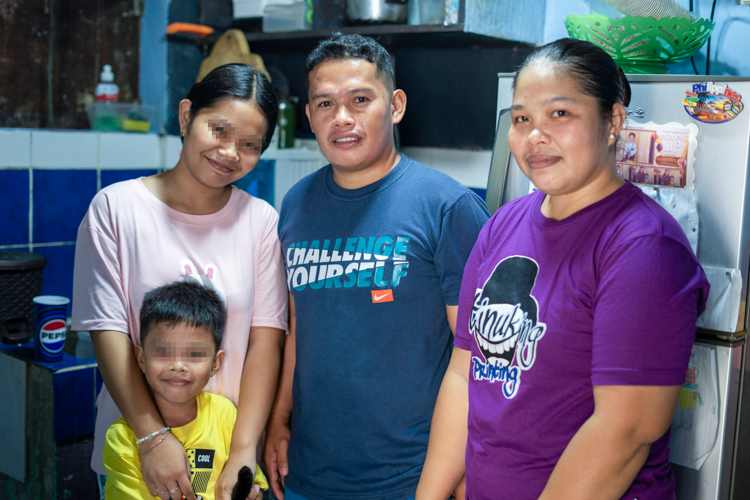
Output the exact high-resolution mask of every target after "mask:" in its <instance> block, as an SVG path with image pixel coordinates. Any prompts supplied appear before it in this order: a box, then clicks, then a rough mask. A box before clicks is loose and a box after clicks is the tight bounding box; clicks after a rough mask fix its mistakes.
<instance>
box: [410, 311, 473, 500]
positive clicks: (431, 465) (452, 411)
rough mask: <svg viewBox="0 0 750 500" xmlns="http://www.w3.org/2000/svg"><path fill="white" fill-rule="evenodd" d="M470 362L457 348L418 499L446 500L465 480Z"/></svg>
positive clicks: (432, 429)
mask: <svg viewBox="0 0 750 500" xmlns="http://www.w3.org/2000/svg"><path fill="white" fill-rule="evenodd" d="M454 325H455V319H454ZM470 363H471V352H470V351H465V350H463V349H459V348H458V347H454V348H453V354H452V355H451V361H450V364H449V365H448V370H447V371H446V372H445V376H444V377H443V383H442V384H441V385H440V392H439V393H438V398H437V403H435V413H434V414H433V416H432V426H431V427H430V442H429V445H428V447H427V458H426V459H425V462H424V468H423V469H422V476H421V477H420V478H419V486H417V499H418V500H427V499H435V500H438V499H440V500H445V499H446V498H448V497H450V496H451V493H452V492H453V491H454V490H455V489H456V486H457V485H458V484H459V482H460V481H461V479H462V478H463V475H464V471H465V464H464V456H465V452H466V436H467V432H468V431H467V427H466V421H467V417H468V414H469V368H470Z"/></svg>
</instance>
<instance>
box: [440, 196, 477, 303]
mask: <svg viewBox="0 0 750 500" xmlns="http://www.w3.org/2000/svg"><path fill="white" fill-rule="evenodd" d="M489 218H490V212H489V210H487V205H485V204H484V202H483V201H482V199H481V198H479V196H477V195H476V194H475V193H474V192H473V191H469V192H467V193H466V194H464V195H463V196H461V198H459V199H458V201H456V203H454V204H453V206H452V207H451V208H450V209H449V210H448V211H447V212H446V213H445V215H444V216H443V220H442V224H441V228H440V239H439V241H438V246H437V250H436V251H435V267H436V268H437V272H438V275H439V276H440V287H441V288H442V290H443V298H444V299H445V303H446V304H447V305H449V306H455V305H457V304H458V296H459V290H460V288H461V279H462V277H463V272H464V267H465V266H466V261H467V260H468V259H469V254H470V253H471V249H472V248H473V247H474V242H475V241H476V240H477V236H478V235H479V231H481V230H482V227H483V226H484V224H485V223H486V222H487V219H489Z"/></svg>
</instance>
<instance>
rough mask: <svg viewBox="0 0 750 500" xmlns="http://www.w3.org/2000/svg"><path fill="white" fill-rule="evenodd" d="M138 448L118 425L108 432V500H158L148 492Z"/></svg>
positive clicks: (105, 493)
mask: <svg viewBox="0 0 750 500" xmlns="http://www.w3.org/2000/svg"><path fill="white" fill-rule="evenodd" d="M135 446H136V445H135V444H134V443H133V442H132V441H131V440H130V439H129V438H128V432H127V431H126V429H125V428H124V426H123V425H119V424H118V422H115V424H113V425H112V427H110V428H109V430H108V431H107V439H106V441H105V443H104V468H105V469H106V471H107V486H106V488H105V492H104V498H105V499H106V500H131V499H133V498H139V499H152V498H158V497H156V496H155V495H154V494H153V493H152V492H150V491H149V489H148V487H147V486H146V483H145V481H143V477H142V476H141V460H140V457H139V456H138V451H137V447H136V448H134V447H135Z"/></svg>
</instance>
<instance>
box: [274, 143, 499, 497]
mask: <svg viewBox="0 0 750 500" xmlns="http://www.w3.org/2000/svg"><path fill="white" fill-rule="evenodd" d="M488 218H489V213H488V211H487V207H486V206H485V205H484V203H483V202H482V200H481V199H480V198H479V197H478V196H477V195H476V194H474V193H473V192H472V191H470V190H469V189H467V188H465V187H463V186H462V185H460V184H459V183H458V182H456V181H454V180H453V179H451V178H450V177H448V176H447V175H445V174H442V173H440V172H437V171H435V170H433V169H430V168H428V167H425V166H424V165H421V164H419V163H416V162H414V161H412V160H410V159H409V158H407V157H406V156H404V155H403V154H402V155H401V160H400V162H399V163H398V165H396V166H395V167H394V168H393V169H392V170H391V172H389V173H388V175H386V176H385V177H383V178H382V179H380V180H379V181H377V182H375V183H373V184H370V185H368V186H365V187H363V188H359V189H344V188H342V187H340V186H338V185H337V184H336V183H335V182H334V181H333V170H332V168H331V166H330V165H329V166H327V167H325V168H322V169H321V170H319V171H318V172H316V173H314V174H312V175H309V176H307V177H305V178H304V179H302V180H301V181H300V182H299V183H297V184H296V185H295V186H294V187H293V188H292V189H291V190H290V191H289V193H287V195H286V197H285V198H284V202H283V204H282V206H281V217H280V220H279V239H280V240H281V247H282V250H283V252H284V261H285V264H286V270H287V284H288V287H289V290H290V291H291V293H292V296H293V297H294V305H295V312H296V320H297V323H296V324H297V328H296V340H297V364H296V368H295V372H294V387H293V401H294V407H293V411H292V422H291V439H290V444H289V476H287V478H286V484H287V485H288V486H289V487H290V488H291V489H292V490H293V491H294V492H295V493H298V494H300V495H302V496H304V497H305V498H308V499H310V500H323V499H331V498H333V499H336V498H341V499H367V500H370V499H376V498H377V499H384V500H403V499H406V498H412V497H414V493H415V491H416V487H417V483H418V481H419V476H420V474H421V472H422V465H423V463H424V458H425V454H426V451H427V441H428V438H429V432H430V423H431V420H432V412H433V409H434V407H435V400H436V399H437V393H438V390H439V388H440V383H441V381H442V379H443V375H444V373H445V370H446V367H447V365H448V360H449V358H450V354H451V342H452V337H451V332H450V327H449V326H448V320H447V317H446V310H445V306H446V304H447V305H456V304H458V297H459V289H460V286H461V278H462V275H463V269H464V266H465V264H466V261H467V259H468V257H469V254H470V253H471V249H472V246H473V245H474V242H475V241H476V238H477V235H478V234H479V230H480V229H481V228H482V226H483V225H484V223H485V222H486V221H487V219H488Z"/></svg>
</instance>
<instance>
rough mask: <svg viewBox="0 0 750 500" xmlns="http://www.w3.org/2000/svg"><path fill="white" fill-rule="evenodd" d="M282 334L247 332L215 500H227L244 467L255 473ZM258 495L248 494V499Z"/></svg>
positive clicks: (263, 330)
mask: <svg viewBox="0 0 750 500" xmlns="http://www.w3.org/2000/svg"><path fill="white" fill-rule="evenodd" d="M283 343H284V331H283V330H280V329H278V328H271V327H266V326H254V327H251V328H250V340H249V343H248V347H247V355H246V356H245V366H244V367H243V369H242V378H241V379H240V395H239V400H238V405H237V421H236V422H235V424H234V430H233V431H232V445H231V448H230V451H229V458H228V459H227V463H226V464H225V465H224V470H223V471H222V473H221V476H219V480H218V481H217V482H216V488H215V491H216V496H217V500H218V499H221V500H229V499H230V498H231V495H232V488H234V485H235V484H236V483H237V477H238V473H239V471H240V469H241V468H242V467H243V466H245V465H246V466H248V467H250V468H251V469H252V470H253V471H255V465H256V457H255V455H256V450H257V447H258V441H259V440H260V436H261V434H262V433H263V429H264V427H265V425H266V420H268V415H269V413H270V411H271V403H272V402H273V397H274V394H275V393H276V383H277V382H278V377H279V375H278V374H279V368H280V365H281V351H282V349H283ZM257 494H258V491H257V490H255V491H251V494H250V497H248V498H254V497H255V496H257Z"/></svg>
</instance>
